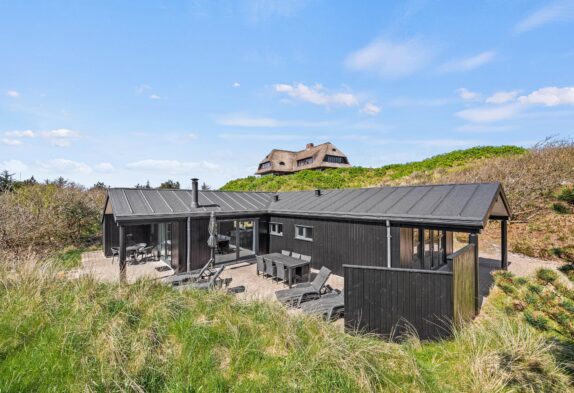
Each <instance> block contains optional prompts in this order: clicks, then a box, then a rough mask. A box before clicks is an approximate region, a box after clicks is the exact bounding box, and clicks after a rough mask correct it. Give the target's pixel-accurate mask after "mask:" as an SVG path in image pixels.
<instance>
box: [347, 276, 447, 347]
mask: <svg viewBox="0 0 574 393" xmlns="http://www.w3.org/2000/svg"><path fill="white" fill-rule="evenodd" d="M343 269H344V277H345V325H346V326H347V327H348V328H350V329H358V330H360V331H365V332H372V333H377V334H381V335H384V336H391V337H397V336H400V335H402V334H404V333H405V332H407V331H409V330H416V332H417V334H418V335H419V337H420V338H421V339H435V338H439V337H445V336H448V335H449V334H450V326H451V321H452V318H453V296H452V295H453V290H452V283H453V280H452V273H451V272H440V271H433V270H412V269H398V268H382V267H374V266H354V265H344V266H343Z"/></svg>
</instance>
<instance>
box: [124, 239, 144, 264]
mask: <svg viewBox="0 0 574 393" xmlns="http://www.w3.org/2000/svg"><path fill="white" fill-rule="evenodd" d="M145 246H147V243H138V244H134V245H132V246H127V247H126V255H129V256H130V259H132V260H135V259H136V253H137V251H138V250H139V249H140V248H144V247H145Z"/></svg>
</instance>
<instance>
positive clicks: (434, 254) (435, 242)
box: [432, 231, 440, 268]
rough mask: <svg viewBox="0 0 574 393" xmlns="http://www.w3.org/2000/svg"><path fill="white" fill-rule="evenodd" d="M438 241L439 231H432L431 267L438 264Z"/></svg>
mask: <svg viewBox="0 0 574 393" xmlns="http://www.w3.org/2000/svg"><path fill="white" fill-rule="evenodd" d="M439 241H440V232H439V231H432V267H433V268H437V267H439V266H440V260H439Z"/></svg>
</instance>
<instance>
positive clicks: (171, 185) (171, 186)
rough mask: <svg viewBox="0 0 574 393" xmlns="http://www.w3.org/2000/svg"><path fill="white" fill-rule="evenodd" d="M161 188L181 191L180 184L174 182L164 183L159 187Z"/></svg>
mask: <svg viewBox="0 0 574 393" xmlns="http://www.w3.org/2000/svg"><path fill="white" fill-rule="evenodd" d="M159 188H167V189H172V190H179V182H178V181H173V180H167V181H164V182H163V183H161V184H160V185H159Z"/></svg>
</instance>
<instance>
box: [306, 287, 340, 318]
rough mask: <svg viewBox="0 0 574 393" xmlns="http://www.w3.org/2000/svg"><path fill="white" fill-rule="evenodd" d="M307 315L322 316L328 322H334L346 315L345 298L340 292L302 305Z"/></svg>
mask: <svg viewBox="0 0 574 393" xmlns="http://www.w3.org/2000/svg"><path fill="white" fill-rule="evenodd" d="M301 310H302V311H303V312H304V313H306V314H314V315H321V316H322V317H323V318H325V320H326V321H334V320H337V319H338V318H340V317H342V316H343V315H344V313H345V298H344V297H343V294H342V293H340V292H339V291H334V292H331V293H328V294H326V295H323V296H321V298H320V299H317V300H312V301H310V302H307V303H303V304H302V305H301Z"/></svg>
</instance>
